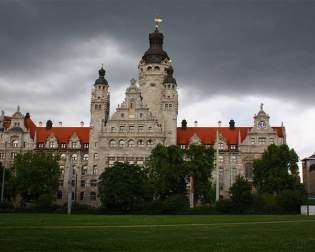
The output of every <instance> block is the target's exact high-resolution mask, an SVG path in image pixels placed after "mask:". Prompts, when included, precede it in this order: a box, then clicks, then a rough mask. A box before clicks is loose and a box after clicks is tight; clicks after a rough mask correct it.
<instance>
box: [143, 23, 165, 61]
mask: <svg viewBox="0 0 315 252" xmlns="http://www.w3.org/2000/svg"><path fill="white" fill-rule="evenodd" d="M154 22H155V31H154V32H152V33H150V34H149V41H150V47H149V49H148V50H147V51H146V52H145V53H144V55H143V57H142V59H143V60H144V61H145V63H156V64H160V63H161V62H162V61H163V60H164V59H170V58H169V57H168V55H167V53H166V52H165V51H164V50H163V39H164V35H163V33H161V32H160V31H159V25H160V23H161V22H162V19H161V18H160V17H156V18H155V19H154Z"/></svg>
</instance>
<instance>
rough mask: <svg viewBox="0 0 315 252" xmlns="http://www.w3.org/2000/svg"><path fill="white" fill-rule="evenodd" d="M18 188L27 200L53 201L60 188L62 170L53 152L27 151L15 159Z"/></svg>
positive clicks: (14, 168)
mask: <svg viewBox="0 0 315 252" xmlns="http://www.w3.org/2000/svg"><path fill="white" fill-rule="evenodd" d="M12 168H13V171H14V172H15V174H16V178H15V180H16V190H17V192H18V193H19V194H20V196H21V197H22V199H23V200H24V201H25V202H35V203H38V202H41V201H42V199H43V198H46V199H47V198H49V199H50V202H47V200H46V204H48V203H52V201H53V199H54V197H55V194H56V191H57V189H58V180H59V176H60V170H59V165H58V160H57V158H56V157H53V156H52V155H51V154H47V153H36V152H27V153H25V154H19V155H17V157H16V158H15V159H14V162H13V166H12Z"/></svg>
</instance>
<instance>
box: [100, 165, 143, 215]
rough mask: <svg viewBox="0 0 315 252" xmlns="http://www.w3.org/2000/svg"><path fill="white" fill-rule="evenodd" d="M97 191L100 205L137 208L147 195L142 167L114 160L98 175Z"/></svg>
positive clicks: (119, 208) (130, 209) (112, 207)
mask: <svg viewBox="0 0 315 252" xmlns="http://www.w3.org/2000/svg"><path fill="white" fill-rule="evenodd" d="M98 191H99V196H100V200H101V202H102V205H103V206H104V207H105V208H107V209H109V210H113V211H122V212H129V211H133V210H138V209H139V208H141V206H142V205H143V203H144V200H145V198H146V196H147V195H146V192H147V177H146V174H145V172H144V169H143V168H142V167H140V166H137V165H133V164H127V163H118V162H116V163H115V164H114V165H113V166H112V167H111V168H108V169H106V170H105V171H104V172H103V173H102V174H101V175H100V177H99V183H98Z"/></svg>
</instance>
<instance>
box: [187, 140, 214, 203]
mask: <svg viewBox="0 0 315 252" xmlns="http://www.w3.org/2000/svg"><path fill="white" fill-rule="evenodd" d="M187 157H188V161H187V167H188V172H189V174H190V176H192V178H193V191H194V201H195V202H197V201H201V202H203V203H206V202H210V200H211V174H212V171H213V169H214V166H213V159H214V150H213V148H209V149H208V148H205V146H204V145H195V144H193V145H190V146H189V149H188V151H187Z"/></svg>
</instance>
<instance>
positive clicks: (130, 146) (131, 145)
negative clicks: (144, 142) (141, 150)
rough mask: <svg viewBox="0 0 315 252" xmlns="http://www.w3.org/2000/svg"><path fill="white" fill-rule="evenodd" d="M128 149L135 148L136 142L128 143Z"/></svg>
mask: <svg viewBox="0 0 315 252" xmlns="http://www.w3.org/2000/svg"><path fill="white" fill-rule="evenodd" d="M128 147H129V148H133V147H135V141H133V140H129V141H128Z"/></svg>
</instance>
